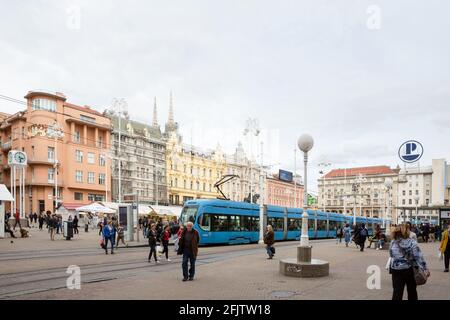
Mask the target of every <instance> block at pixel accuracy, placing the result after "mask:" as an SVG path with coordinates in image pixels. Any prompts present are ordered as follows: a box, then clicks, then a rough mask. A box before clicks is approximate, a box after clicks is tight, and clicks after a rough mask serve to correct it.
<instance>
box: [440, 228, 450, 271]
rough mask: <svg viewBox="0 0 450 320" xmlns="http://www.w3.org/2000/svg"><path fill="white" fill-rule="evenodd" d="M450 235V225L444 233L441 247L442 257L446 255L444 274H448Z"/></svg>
mask: <svg viewBox="0 0 450 320" xmlns="http://www.w3.org/2000/svg"><path fill="white" fill-rule="evenodd" d="M449 233H450V224H449V225H448V226H447V229H446V230H445V231H444V232H443V233H442V241H441V245H440V246H439V251H440V252H441V255H444V266H445V269H444V272H448V267H449V266H448V265H449V261H450V241H449V240H448V239H449Z"/></svg>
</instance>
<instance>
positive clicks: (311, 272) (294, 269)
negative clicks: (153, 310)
mask: <svg viewBox="0 0 450 320" xmlns="http://www.w3.org/2000/svg"><path fill="white" fill-rule="evenodd" d="M297 145H298V147H299V149H300V150H301V151H303V156H304V157H303V159H304V165H305V167H304V186H305V190H304V191H305V195H304V198H303V213H302V235H301V237H300V245H299V246H298V247H297V259H289V258H288V259H283V260H280V268H279V270H280V273H281V274H283V275H286V276H292V277H308V278H311V277H323V276H328V275H329V272H330V264H329V263H328V262H327V261H323V260H319V259H312V246H310V245H309V238H308V212H307V209H308V152H309V151H310V150H311V149H312V147H313V146H314V140H313V138H312V137H311V136H310V135H308V134H304V135H301V136H300V138H298V140H297Z"/></svg>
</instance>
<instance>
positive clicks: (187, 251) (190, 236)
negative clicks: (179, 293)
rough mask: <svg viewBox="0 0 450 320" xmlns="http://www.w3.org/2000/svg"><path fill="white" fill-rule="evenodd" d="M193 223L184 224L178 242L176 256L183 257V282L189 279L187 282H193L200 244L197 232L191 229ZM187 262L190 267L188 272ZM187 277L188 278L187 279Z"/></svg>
mask: <svg viewBox="0 0 450 320" xmlns="http://www.w3.org/2000/svg"><path fill="white" fill-rule="evenodd" d="M193 226H194V225H193V223H192V222H188V223H187V224H186V229H185V230H184V231H183V233H182V234H181V238H180V241H179V247H178V254H182V255H183V263H182V268H183V281H186V280H188V279H189V281H192V280H194V275H195V260H196V259H197V254H198V243H199V242H200V235H199V234H198V232H197V230H195V229H194V228H193ZM188 262H189V263H190V265H191V267H190V268H189V272H188ZM188 277H189V278H188Z"/></svg>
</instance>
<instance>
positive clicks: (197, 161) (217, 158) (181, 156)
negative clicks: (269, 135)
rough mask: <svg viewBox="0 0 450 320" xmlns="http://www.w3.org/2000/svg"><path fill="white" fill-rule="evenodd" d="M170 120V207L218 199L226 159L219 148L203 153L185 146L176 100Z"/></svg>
mask: <svg viewBox="0 0 450 320" xmlns="http://www.w3.org/2000/svg"><path fill="white" fill-rule="evenodd" d="M170 101H171V102H170V109H169V119H168V122H167V123H166V126H165V132H164V137H165V140H166V161H167V184H168V189H169V203H170V204H173V205H183V203H184V202H185V201H187V200H192V199H207V198H216V197H218V196H219V193H218V192H217V190H215V189H214V184H215V183H216V182H217V181H218V180H219V179H220V178H221V177H222V175H223V174H225V172H226V167H225V157H224V154H223V152H222V151H221V149H220V147H219V146H218V147H217V148H216V149H215V150H213V151H202V150H200V149H198V148H195V147H193V146H191V145H187V144H185V143H183V140H182V136H181V135H180V134H179V133H178V124H177V123H176V122H175V121H174V113H173V102H172V96H171V99H170Z"/></svg>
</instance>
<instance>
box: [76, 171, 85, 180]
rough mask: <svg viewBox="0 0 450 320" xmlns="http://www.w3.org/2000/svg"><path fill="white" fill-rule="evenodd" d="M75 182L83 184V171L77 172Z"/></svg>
mask: <svg viewBox="0 0 450 320" xmlns="http://www.w3.org/2000/svg"><path fill="white" fill-rule="evenodd" d="M75 181H76V182H83V171H80V170H77V171H76V172H75Z"/></svg>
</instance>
